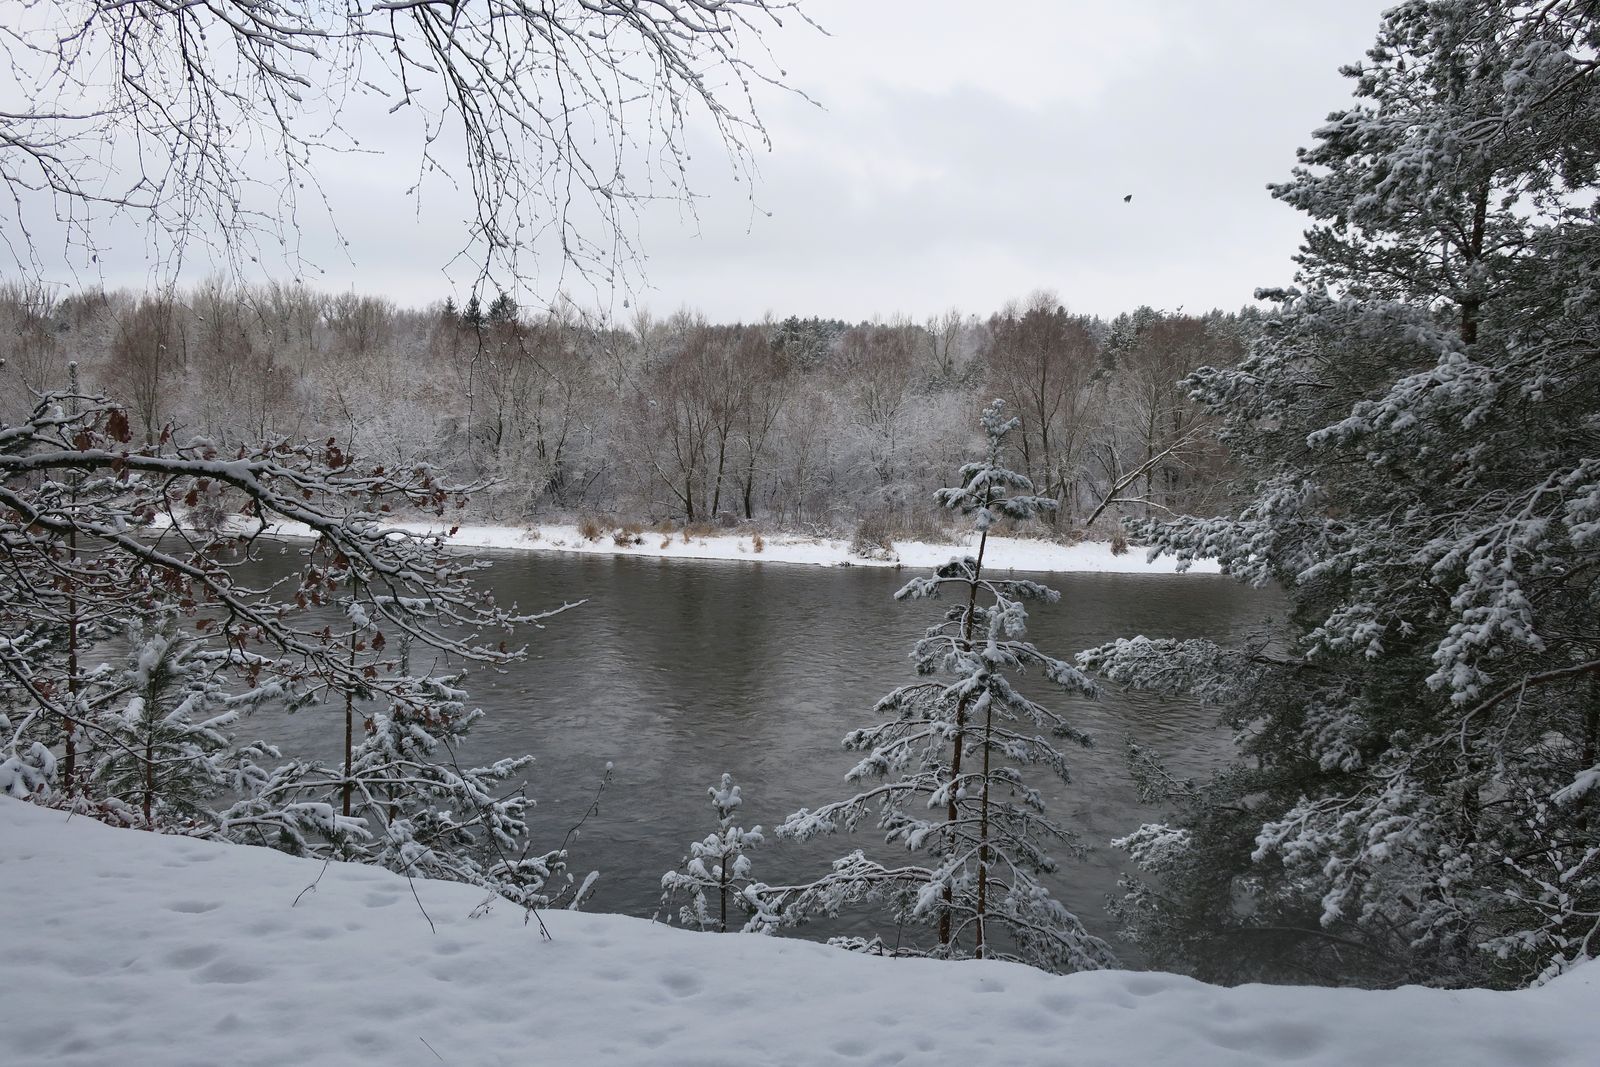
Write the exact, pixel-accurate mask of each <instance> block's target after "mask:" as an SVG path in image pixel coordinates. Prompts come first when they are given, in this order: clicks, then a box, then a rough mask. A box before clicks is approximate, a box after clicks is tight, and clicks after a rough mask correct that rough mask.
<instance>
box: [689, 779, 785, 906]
mask: <svg viewBox="0 0 1600 1067" xmlns="http://www.w3.org/2000/svg"><path fill="white" fill-rule="evenodd" d="M706 792H707V793H708V794H709V795H710V797H711V806H712V808H713V809H715V811H716V813H717V827H718V829H717V831H716V832H715V833H712V834H707V835H706V837H705V838H704V839H703V840H700V841H694V842H691V843H690V845H689V855H688V856H686V857H684V860H683V864H682V866H681V867H680V868H679V869H678V870H675V871H668V872H666V873H665V874H663V875H662V876H661V903H662V906H664V907H666V906H669V905H670V903H671V901H672V899H673V898H674V897H676V896H679V895H680V894H684V895H687V896H688V898H689V902H688V903H687V904H684V905H683V906H682V907H681V908H680V909H679V911H678V918H679V921H681V922H682V923H683V924H684V925H685V926H687V925H689V924H690V923H693V924H695V925H696V926H698V927H700V929H702V930H713V929H714V930H718V931H722V932H726V931H727V929H728V898H729V897H730V896H732V898H733V901H734V906H735V907H736V908H738V909H739V910H741V911H744V912H745V913H746V914H747V915H748V916H749V919H748V921H747V922H746V923H745V926H744V929H745V930H746V931H747V932H753V933H763V934H764V933H771V932H772V930H773V928H774V926H775V925H776V917H775V916H773V914H772V913H771V912H770V911H769V910H768V908H767V906H766V903H765V900H764V898H763V896H762V892H761V890H762V888H763V887H762V886H761V884H760V883H757V882H754V881H753V880H752V879H751V877H750V870H751V864H750V850H751V849H753V848H755V847H756V846H757V845H759V844H761V843H762V842H763V841H764V840H766V839H765V838H764V837H763V836H762V834H761V827H759V826H756V827H752V828H751V829H749V830H746V829H744V828H743V827H741V826H736V825H735V824H734V820H735V819H737V818H738V816H739V808H740V807H741V806H742V805H743V804H744V796H743V794H742V793H741V792H740V789H739V786H738V785H736V784H735V783H734V780H733V775H731V774H724V775H723V776H722V781H721V782H720V783H719V784H717V785H714V786H711V787H710V788H709V789H707V790H706ZM707 894H714V895H715V898H716V904H717V906H716V910H715V913H713V911H712V907H711V903H710V901H708V900H707V899H706V898H707Z"/></svg>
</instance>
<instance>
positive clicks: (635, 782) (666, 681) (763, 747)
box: [240, 553, 1279, 962]
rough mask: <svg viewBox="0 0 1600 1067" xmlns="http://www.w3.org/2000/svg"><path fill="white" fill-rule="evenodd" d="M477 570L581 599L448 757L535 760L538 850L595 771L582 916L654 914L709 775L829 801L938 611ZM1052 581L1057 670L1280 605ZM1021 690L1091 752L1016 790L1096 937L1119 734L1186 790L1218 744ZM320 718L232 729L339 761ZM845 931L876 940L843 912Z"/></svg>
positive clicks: (1203, 732)
mask: <svg viewBox="0 0 1600 1067" xmlns="http://www.w3.org/2000/svg"><path fill="white" fill-rule="evenodd" d="M493 559H494V567H493V569H492V570H491V571H489V572H488V577H487V579H486V581H487V584H488V585H489V586H490V587H491V588H492V589H493V590H494V591H495V594H496V597H497V598H498V599H499V600H500V601H501V602H502V603H504V602H506V601H515V602H516V603H517V604H518V605H519V606H520V607H521V608H522V609H524V610H533V609H538V608H542V607H548V606H554V605H558V604H560V603H562V602H563V601H570V600H579V599H582V600H584V601H585V603H584V604H583V605H582V606H581V607H578V608H575V609H573V610H571V611H569V612H566V613H564V614H561V615H559V616H557V617H555V618H553V619H551V620H549V621H548V622H547V623H546V625H545V628H544V629H542V630H538V631H533V632H530V633H527V634H524V635H523V637H524V639H525V640H526V641H527V643H528V645H529V655H528V658H527V659H526V660H524V661H521V662H519V663H516V664H514V665H512V666H511V667H510V668H509V669H508V670H507V671H506V672H505V673H502V674H495V673H493V672H489V671H479V672H478V673H476V674H474V675H472V676H470V677H469V680H468V683H467V687H468V688H469V690H470V691H471V693H472V695H473V700H474V703H477V704H479V705H481V706H482V707H483V708H484V710H485V712H486V713H487V714H486V716H485V718H484V719H483V720H482V721H481V722H480V723H479V724H478V725H477V726H476V727H475V728H474V730H473V733H472V735H471V738H470V739H469V740H470V743H469V745H468V746H466V747H465V748H464V749H463V750H462V752H461V755H462V756H463V758H466V759H471V760H472V761H474V762H488V761H490V760H491V759H494V758H498V757H501V756H508V755H515V754H521V753H524V752H526V753H532V754H533V755H534V756H535V757H536V762H535V763H534V764H533V765H532V767H531V769H530V771H531V773H530V775H529V792H530V793H531V795H532V796H534V797H535V798H536V799H537V801H538V807H537V809H536V811H535V813H534V816H533V819H532V821H531V825H532V826H533V829H534V835H535V845H536V847H554V846H555V845H556V844H557V843H559V841H560V840H561V839H562V837H563V835H565V834H566V832H567V830H568V829H569V827H571V826H572V825H573V824H575V823H576V822H577V821H578V820H579V818H580V817H581V816H582V815H583V812H584V810H585V808H586V807H587V805H588V803H589V801H590V799H591V798H592V797H593V795H594V793H595V790H596V787H597V785H598V783H599V782H600V780H601V778H602V776H603V775H604V773H605V767H606V764H607V763H608V762H610V763H612V764H613V765H614V770H613V771H612V780H611V783H610V785H609V787H608V788H607V789H606V790H605V792H604V794H603V796H602V797H601V799H600V805H599V811H598V812H597V813H595V814H593V815H591V816H590V817H589V819H588V820H587V822H585V823H584V826H583V829H582V831H581V832H580V834H579V835H578V836H577V838H576V839H575V840H574V841H573V842H572V844H571V846H570V850H571V855H572V861H571V862H572V868H573V870H574V871H575V873H576V874H577V875H578V876H579V877H580V878H581V877H582V875H583V874H584V873H586V872H587V871H589V870H598V871H599V872H600V879H599V881H598V882H597V884H596V886H595V891H594V895H593V897H592V899H591V902H590V903H589V905H588V907H589V909H590V910H595V911H609V912H623V913H627V914H631V915H642V916H649V915H651V914H653V913H655V912H656V911H657V910H658V899H659V896H660V888H659V887H660V879H661V874H662V872H663V871H666V870H668V869H669V868H672V867H674V866H676V865H677V864H678V863H679V862H680V861H681V860H682V858H683V856H684V855H685V853H686V852H687V850H688V844H689V842H690V841H691V840H695V839H698V838H700V837H703V836H704V835H705V834H706V833H708V832H710V831H711V830H713V829H715V826H716V823H715V817H714V815H713V813H712V810H711V807H710V805H709V803H708V800H707V796H706V788H707V786H708V785H710V784H711V783H712V782H714V781H716V780H717V779H718V778H719V776H720V775H721V774H722V772H724V771H728V772H731V773H732V774H733V775H734V777H735V779H736V780H737V781H738V782H739V783H740V784H741V786H742V788H743V793H744V798H745V800H744V807H743V809H742V816H743V817H742V819H741V822H742V823H743V824H744V825H746V826H749V825H751V824H754V823H760V824H761V825H762V826H764V827H767V828H769V830H770V828H771V827H772V826H773V825H775V824H776V823H778V822H780V821H782V819H783V817H784V816H785V815H787V814H789V813H790V812H793V811H795V810H797V809H798V808H800V807H816V806H817V805H818V804H820V803H824V802H827V801H829V800H834V799H838V798H841V797H843V796H846V795H848V793H847V789H848V786H847V784H846V783H845V782H844V774H845V772H846V771H847V770H848V769H849V767H850V766H851V765H852V764H853V763H854V761H855V760H854V756H853V754H851V753H848V752H846V751H844V750H843V749H842V747H841V745H840V739H841V738H842V737H843V735H844V734H845V732H846V731H847V730H850V729H852V728H854V727H857V726H861V725H865V724H867V723H869V722H872V721H874V720H873V717H872V706H873V704H874V703H875V702H876V701H877V699H878V698H879V697H880V696H882V695H883V694H884V693H886V692H888V691H889V690H890V689H892V688H894V687H895V686H896V685H899V684H902V683H904V682H906V681H908V680H910V679H912V678H913V677H914V673H913V671H912V669H911V664H910V661H909V659H908V653H909V652H910V649H911V645H912V643H913V642H914V641H915V639H916V638H917V636H919V635H920V633H921V632H922V630H923V629H924V628H925V627H926V626H928V625H931V623H932V622H933V621H934V618H935V617H936V615H937V613H938V611H939V606H938V605H937V604H936V603H932V602H927V601H923V602H912V603H899V602H896V601H895V600H894V599H893V593H894V591H895V590H896V589H897V588H899V586H900V585H901V584H902V583H903V582H904V581H905V580H906V579H907V578H908V577H910V576H911V572H899V573H897V572H894V571H886V570H880V569H867V568H821V567H807V566H785V565H781V564H759V563H746V562H714V561H705V562H700V561H695V562H690V561H684V560H655V559H640V558H625V557H607V556H565V555H549V554H538V555H534V554H511V553H501V554H496V555H494V557H493ZM1034 577H1037V576H1034ZM1049 581H1050V584H1052V585H1053V586H1055V587H1056V588H1058V589H1060V590H1061V592H1062V598H1061V600H1060V602H1059V603H1057V604H1051V605H1030V612H1031V617H1030V625H1029V639H1030V640H1032V641H1033V642H1034V644H1036V645H1037V646H1038V647H1039V648H1040V649H1041V650H1042V651H1044V652H1047V653H1051V654H1054V655H1057V656H1061V657H1063V658H1070V656H1071V654H1072V653H1074V652H1076V651H1077V650H1079V649H1081V648H1085V647H1088V646H1092V645H1096V644H1100V643H1102V642H1104V641H1108V640H1111V639H1113V638H1116V637H1119V636H1132V635H1135V634H1145V635H1148V636H1151V637H1206V638H1209V639H1211V640H1214V641H1217V642H1219V643H1224V644H1226V643H1229V642H1236V641H1240V640H1242V639H1243V637H1244V636H1245V635H1247V634H1249V633H1252V632H1255V631H1257V630H1259V629H1261V628H1262V627H1263V626H1264V625H1266V620H1267V617H1268V615H1269V614H1270V613H1272V612H1274V611H1276V610H1277V609H1278V607H1279V601H1278V599H1277V598H1276V597H1275V596H1273V595H1271V594H1269V593H1262V592H1258V591H1254V590H1250V589H1247V588H1244V587H1242V586H1240V585H1238V584H1236V583H1235V582H1233V581H1232V580H1230V579H1227V578H1222V577H1217V576H1210V575H1206V576H1171V575H1155V576H1129V575H1099V574H1074V575H1054V576H1051V577H1050V579H1049ZM1032 692H1033V693H1034V695H1035V696H1047V695H1048V699H1049V700H1050V701H1052V702H1053V703H1052V706H1054V707H1058V708H1064V709H1066V710H1068V711H1069V712H1070V715H1071V717H1072V720H1073V721H1074V722H1075V723H1076V724H1077V725H1079V726H1080V727H1082V728H1084V729H1086V730H1088V731H1089V732H1090V733H1091V734H1092V735H1093V736H1094V737H1095V738H1096V741H1097V745H1096V747H1094V748H1093V749H1088V750H1080V749H1076V748H1073V749H1071V750H1070V751H1069V752H1068V758H1069V761H1070V763H1071V765H1072V768H1073V774H1074V781H1073V782H1072V783H1071V784H1070V785H1064V786H1063V785H1061V784H1059V783H1052V782H1049V781H1047V780H1046V779H1045V778H1044V777H1043V775H1042V773H1040V772H1037V771H1036V772H1034V774H1033V776H1032V780H1033V781H1034V783H1035V784H1037V785H1041V786H1044V787H1045V792H1046V795H1047V797H1048V798H1049V806H1050V812H1051V814H1052V816H1053V817H1054V818H1055V819H1056V820H1058V821H1060V822H1062V823H1064V824H1066V825H1067V826H1069V827H1072V828H1074V829H1075V830H1076V831H1077V832H1079V833H1080V834H1081V835H1082V836H1083V839H1084V841H1085V842H1086V843H1087V844H1090V845H1092V846H1095V847H1094V848H1093V849H1092V851H1091V852H1090V854H1089V855H1088V856H1087V857H1086V858H1085V859H1083V860H1080V861H1071V860H1068V861H1065V862H1063V864H1062V868H1061V870H1060V871H1059V872H1057V873H1056V874H1055V875H1053V876H1052V877H1051V878H1050V879H1049V882H1050V884H1051V885H1052V888H1053V889H1054V891H1055V892H1056V895H1057V897H1058V898H1059V899H1060V900H1062V902H1063V903H1065V904H1066V905H1067V906H1068V907H1069V908H1071V909H1073V910H1074V911H1076V912H1077V913H1078V914H1079V916H1080V917H1081V918H1082V919H1083V920H1084V922H1085V923H1086V924H1087V925H1088V926H1089V927H1090V929H1091V930H1094V931H1095V932H1097V933H1100V934H1102V935H1103V936H1110V935H1111V933H1112V932H1113V931H1112V924H1111V922H1110V920H1109V919H1108V917H1107V916H1106V914H1105V910H1104V901H1105V898H1106V896H1107V894H1109V893H1112V892H1114V891H1115V889H1116V880H1117V876H1118V873H1119V871H1120V870H1121V869H1122V866H1123V864H1122V862H1121V861H1122V859H1123V857H1122V856H1121V854H1120V853H1119V852H1117V851H1116V850H1114V849H1111V848H1109V847H1107V845H1106V842H1108V841H1109V840H1110V839H1111V838H1114V837H1116V836H1118V835H1120V834H1124V833H1126V832H1128V831H1129V830H1131V829H1133V828H1134V827H1136V826H1137V825H1138V824H1139V823H1140V822H1142V821H1146V820H1148V819H1150V818H1152V817H1154V816H1155V815H1156V814H1158V813H1157V812H1155V811H1153V810H1152V809H1149V808H1147V807H1145V806H1143V805H1141V804H1140V802H1139V799H1138V797H1137V795H1136V793H1135V790H1134V788H1133V784H1132V782H1131V780H1130V778H1129V776H1128V773H1127V771H1126V769H1125V764H1124V760H1123V741H1124V739H1125V738H1127V737H1132V738H1134V739H1135V740H1137V741H1139V742H1141V743H1144V744H1147V745H1150V746H1152V747H1153V748H1154V749H1156V750H1157V751H1158V752H1160V753H1162V754H1163V756H1164V757H1166V758H1167V760H1168V762H1169V765H1170V766H1171V768H1172V769H1173V770H1174V771H1176V772H1178V773H1180V774H1184V775H1197V774H1202V773H1204V772H1205V771H1206V770H1207V769H1208V768H1210V767H1213V766H1215V765H1216V764H1217V763H1219V762H1220V761H1221V760H1223V759H1224V758H1225V757H1226V754H1227V750H1228V747H1229V742H1228V737H1227V734H1226V732H1225V731H1223V730H1222V729H1220V728H1219V727H1218V726H1217V716H1216V712H1215V710H1214V709H1208V708H1203V707H1200V706H1197V705H1196V704H1194V703H1191V702H1186V701H1181V700H1168V699H1157V698H1154V697H1150V696H1147V695H1144V694H1134V693H1125V692H1116V691H1112V692H1107V693H1106V694H1105V695H1104V696H1103V697H1102V698H1101V699H1100V700H1097V701H1093V700H1087V699H1084V698H1081V697H1067V696H1062V695H1060V694H1059V693H1053V692H1052V691H1049V690H1046V689H1044V688H1037V687H1036V688H1034V689H1033V690H1032ZM338 720H339V716H338V714H337V712H336V711H335V710H333V709H316V708H313V709H310V710H307V711H302V712H300V713H298V714H296V715H294V716H286V715H284V714H282V713H280V712H266V711H264V712H258V713H257V714H256V715H255V716H254V718H253V719H251V720H250V721H249V722H247V723H246V724H244V725H243V726H242V728H241V730H240V734H241V736H243V735H249V736H260V737H262V738H263V739H266V740H270V741H273V742H275V743H278V744H280V745H282V746H283V747H284V749H285V752H286V754H295V755H320V756H324V757H327V758H336V754H337V751H338V740H339V737H340V727H339V721H338ZM876 840H877V835H876V833H875V832H874V831H873V830H872V828H871V827H863V829H862V830H860V831H858V833H857V834H856V835H855V838H854V839H852V837H850V836H849V835H840V836H838V837H837V838H835V839H832V840H824V841H823V842H821V843H820V844H819V845H808V846H806V847H804V848H800V847H796V846H793V845H790V844H785V843H782V842H778V841H776V840H775V839H774V838H773V837H772V835H771V834H770V833H769V834H768V841H767V844H766V845H765V846H764V847H763V848H761V849H759V850H758V851H757V852H755V853H754V855H753V859H754V872H753V873H754V874H755V876H756V877H758V878H760V879H762V880H764V881H768V882H773V883H781V882H787V881H794V880H800V879H803V878H805V877H807V876H808V875H814V874H815V873H820V872H821V871H822V870H823V869H825V867H826V863H827V861H828V859H829V858H831V857H833V856H838V855H843V854H844V853H846V852H848V851H850V850H851V849H852V848H855V847H862V846H865V847H867V848H868V851H872V844H873V842H875V841H876ZM843 928H844V929H849V930H852V931H855V932H865V931H867V930H870V929H874V928H875V927H874V924H873V923H872V922H871V921H869V920H868V919H867V918H865V917H862V918H858V919H855V920H853V921H850V922H848V923H845V924H843ZM832 929H835V928H829V932H831V931H832ZM884 932H885V933H892V931H884ZM1127 962H1136V961H1134V960H1127Z"/></svg>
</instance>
